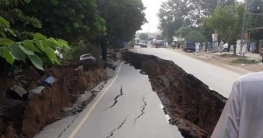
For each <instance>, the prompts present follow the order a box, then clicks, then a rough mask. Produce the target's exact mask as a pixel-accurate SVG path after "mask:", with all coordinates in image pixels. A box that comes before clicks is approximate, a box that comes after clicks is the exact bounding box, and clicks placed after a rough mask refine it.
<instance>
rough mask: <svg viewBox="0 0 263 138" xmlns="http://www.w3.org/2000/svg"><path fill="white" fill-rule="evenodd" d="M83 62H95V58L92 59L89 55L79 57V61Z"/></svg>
mask: <svg viewBox="0 0 263 138" xmlns="http://www.w3.org/2000/svg"><path fill="white" fill-rule="evenodd" d="M85 60H93V61H96V58H95V57H93V56H92V55H91V54H84V55H81V56H80V58H79V61H85Z"/></svg>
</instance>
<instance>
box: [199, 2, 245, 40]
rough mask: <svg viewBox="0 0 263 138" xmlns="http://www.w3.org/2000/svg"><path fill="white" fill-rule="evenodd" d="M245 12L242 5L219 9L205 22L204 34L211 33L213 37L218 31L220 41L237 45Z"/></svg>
mask: <svg viewBox="0 0 263 138" xmlns="http://www.w3.org/2000/svg"><path fill="white" fill-rule="evenodd" d="M244 10H245V8H244V5H242V4H239V5H236V6H224V7H220V8H217V9H216V10H215V12H214V13H213V14H212V16H211V17H209V18H206V19H205V20H204V21H203V27H202V28H203V30H204V31H203V32H205V33H207V34H209V32H210V37H211V34H212V33H211V32H212V31H213V30H214V29H217V30H218V36H219V39H221V40H224V41H225V42H228V43H230V44H233V43H235V41H236V40H237V39H239V38H240V37H241V32H242V29H241V28H242V27H241V26H242V22H243V15H244Z"/></svg>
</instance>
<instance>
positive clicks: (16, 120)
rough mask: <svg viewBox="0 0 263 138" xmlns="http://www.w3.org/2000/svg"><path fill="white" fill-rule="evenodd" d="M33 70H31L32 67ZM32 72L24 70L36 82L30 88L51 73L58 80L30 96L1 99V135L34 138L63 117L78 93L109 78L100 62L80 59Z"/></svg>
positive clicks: (4, 137)
mask: <svg viewBox="0 0 263 138" xmlns="http://www.w3.org/2000/svg"><path fill="white" fill-rule="evenodd" d="M82 67H83V68H84V69H83V68H82ZM77 68H78V69H77ZM76 69H77V70H76ZM30 72H31V74H32V71H30ZM33 72H34V75H30V74H29V75H28V74H26V73H24V74H25V76H27V77H29V80H32V81H33V85H32V84H31V86H28V87H27V88H28V89H30V87H34V86H39V84H40V83H41V82H42V81H43V80H44V79H45V78H46V77H48V76H50V75H52V76H53V77H55V78H56V79H57V80H58V81H56V82H55V83H54V84H52V85H50V86H48V87H46V88H45V89H44V91H43V92H42V93H41V94H40V95H35V96H34V97H32V98H31V99H29V100H27V99H26V100H25V99H24V100H23V99H18V100H14V99H12V98H10V97H9V99H7V100H6V101H5V102H4V103H1V104H0V137H1V138H32V137H33V136H35V135H36V134H37V133H38V132H39V131H40V130H42V129H43V128H44V127H45V126H47V125H49V124H51V123H53V122H55V121H57V120H60V119H62V117H64V116H63V115H62V114H61V112H62V109H63V108H67V107H72V105H73V104H74V102H75V101H76V99H77V98H78V96H79V95H81V94H83V93H84V92H85V91H86V90H90V89H92V88H93V87H95V86H96V85H97V84H98V83H99V82H101V81H103V80H106V79H107V74H106V71H105V70H104V69H103V68H102V67H101V66H100V65H97V64H89V65H84V66H80V64H79V63H74V64H71V65H67V66H64V67H53V68H50V69H48V70H46V72H45V73H44V74H45V75H43V74H40V73H37V71H33ZM36 74H37V75H36ZM42 75H43V76H42ZM36 76H39V77H36ZM40 76H42V77H41V78H40ZM33 77H34V78H33ZM28 89H26V90H28Z"/></svg>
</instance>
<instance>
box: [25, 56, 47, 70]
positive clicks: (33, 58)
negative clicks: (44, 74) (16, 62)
mask: <svg viewBox="0 0 263 138" xmlns="http://www.w3.org/2000/svg"><path fill="white" fill-rule="evenodd" d="M28 58H29V59H30V61H31V62H32V64H33V65H34V66H35V67H36V68H38V69H40V70H44V69H43V63H42V60H41V59H40V57H38V56H37V55H29V56H28Z"/></svg>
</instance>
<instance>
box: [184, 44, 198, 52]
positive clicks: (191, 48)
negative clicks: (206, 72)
mask: <svg viewBox="0 0 263 138" xmlns="http://www.w3.org/2000/svg"><path fill="white" fill-rule="evenodd" d="M183 50H184V51H185V52H186V51H191V52H194V51H195V43H194V42H186V43H185V45H184V46H183Z"/></svg>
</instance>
